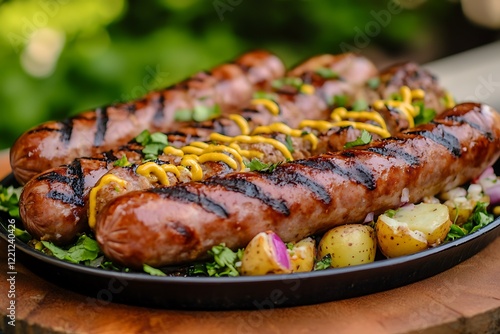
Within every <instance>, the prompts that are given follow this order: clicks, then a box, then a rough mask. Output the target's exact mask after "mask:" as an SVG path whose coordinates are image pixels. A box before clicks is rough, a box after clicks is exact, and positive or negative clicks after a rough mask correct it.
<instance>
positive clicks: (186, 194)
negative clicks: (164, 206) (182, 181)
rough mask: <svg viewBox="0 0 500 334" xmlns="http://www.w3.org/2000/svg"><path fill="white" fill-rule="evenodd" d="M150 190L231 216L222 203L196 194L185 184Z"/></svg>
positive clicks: (223, 215) (211, 211)
mask: <svg viewBox="0 0 500 334" xmlns="http://www.w3.org/2000/svg"><path fill="white" fill-rule="evenodd" d="M148 191H149V192H151V193H155V194H159V195H160V196H162V197H164V198H172V199H174V200H177V201H180V202H186V203H194V204H197V205H199V206H201V207H202V208H203V209H204V210H205V211H208V212H210V213H213V214H215V215H217V216H219V217H221V218H228V217H229V214H228V213H227V211H226V209H225V208H224V207H223V206H222V205H220V204H218V203H216V202H215V201H213V200H211V199H209V198H207V197H206V196H205V195H202V194H199V193H198V194H196V193H193V192H191V191H189V190H188V189H186V186H184V185H180V186H178V187H159V188H154V189H150V190H148Z"/></svg>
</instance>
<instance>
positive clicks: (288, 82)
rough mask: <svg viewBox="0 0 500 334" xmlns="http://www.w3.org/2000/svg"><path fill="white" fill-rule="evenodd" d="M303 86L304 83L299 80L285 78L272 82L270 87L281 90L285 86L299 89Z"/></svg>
mask: <svg viewBox="0 0 500 334" xmlns="http://www.w3.org/2000/svg"><path fill="white" fill-rule="evenodd" d="M303 84H304V81H302V79H301V78H297V77H286V78H281V79H276V80H273V81H272V82H271V87H273V88H274V89H281V88H283V87H285V86H291V87H294V88H297V89H299V88H300V86H302V85H303Z"/></svg>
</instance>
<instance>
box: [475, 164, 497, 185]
mask: <svg viewBox="0 0 500 334" xmlns="http://www.w3.org/2000/svg"><path fill="white" fill-rule="evenodd" d="M489 176H495V171H494V170H493V167H488V168H486V169H485V170H484V171H483V172H482V173H481V175H479V176H478V178H477V179H476V180H474V181H475V182H474V183H477V181H479V180H481V179H484V178H486V177H489Z"/></svg>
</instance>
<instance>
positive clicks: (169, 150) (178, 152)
mask: <svg viewBox="0 0 500 334" xmlns="http://www.w3.org/2000/svg"><path fill="white" fill-rule="evenodd" d="M163 153H164V154H166V155H175V156H178V157H183V156H184V152H183V151H182V150H180V149H178V148H175V147H173V146H167V147H165V148H164V149H163Z"/></svg>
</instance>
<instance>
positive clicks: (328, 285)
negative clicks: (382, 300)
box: [0, 175, 500, 310]
mask: <svg viewBox="0 0 500 334" xmlns="http://www.w3.org/2000/svg"><path fill="white" fill-rule="evenodd" d="M1 184H2V185H4V186H9V185H14V186H17V184H16V182H15V180H14V178H13V176H12V175H9V176H8V177H7V178H5V179H4V180H2V182H1ZM8 219H9V217H8V216H6V215H3V216H1V219H0V220H1V222H2V224H0V225H1V226H2V227H1V228H0V230H1V233H0V235H1V237H2V238H3V239H5V240H7V230H6V224H7V222H8ZM18 223H19V222H18ZM499 225H500V219H498V218H497V219H496V220H495V221H494V222H492V223H490V224H489V225H488V226H486V227H484V228H482V229H481V230H479V231H477V232H475V233H473V234H470V235H468V236H465V237H463V238H460V239H457V240H455V241H453V242H450V243H447V244H444V245H441V246H438V247H436V248H432V249H428V250H425V251H422V252H419V253H416V254H413V255H409V256H403V257H399V258H393V259H384V260H379V261H375V262H373V263H370V264H364V265H359V266H352V267H347V268H339V269H328V270H323V271H313V272H308V273H295V274H289V275H267V276H253V277H220V278H215V277H157V276H150V275H148V274H142V273H123V272H116V271H108V270H104V269H97V268H92V267H86V266H83V265H78V264H72V263H68V262H64V261H61V260H58V259H56V258H54V257H50V256H47V255H45V254H43V253H41V252H39V251H36V250H35V249H33V248H31V247H29V246H28V245H27V244H25V243H24V242H22V241H21V240H18V239H16V249H17V253H16V258H17V259H19V260H20V261H21V262H22V263H23V264H24V265H25V266H26V267H27V268H28V269H30V270H31V271H32V272H33V273H35V274H36V275H38V276H40V277H42V278H44V279H46V280H48V281H50V282H52V283H54V284H56V285H58V286H61V287H64V288H66V289H69V290H72V291H75V292H78V293H81V294H84V295H87V296H90V297H93V298H97V299H98V300H100V301H102V302H105V303H108V302H117V303H124V304H130V305H139V306H145V307H155V308H169V309H192V310H199V309H203V310H222V309H269V308H275V307H289V306H297V305H308V304H316V303H322V302H327V301H333V300H340V299H346V298H352V297H357V296H362V295H367V294H371V293H376V292H380V291H385V290H389V289H393V288H396V287H400V286H404V285H407V284H411V283H414V282H417V281H419V280H423V279H426V278H428V277H431V276H433V275H436V274H438V273H440V272H443V271H445V270H447V269H449V268H451V267H453V266H455V265H457V264H459V263H460V262H462V261H464V260H466V259H468V258H470V257H471V256H473V255H474V254H476V253H478V252H479V251H481V250H482V249H483V248H484V247H486V246H487V245H488V244H489V243H491V242H492V241H493V240H495V238H497V236H498V235H499V234H500V228H498V226H499Z"/></svg>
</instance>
